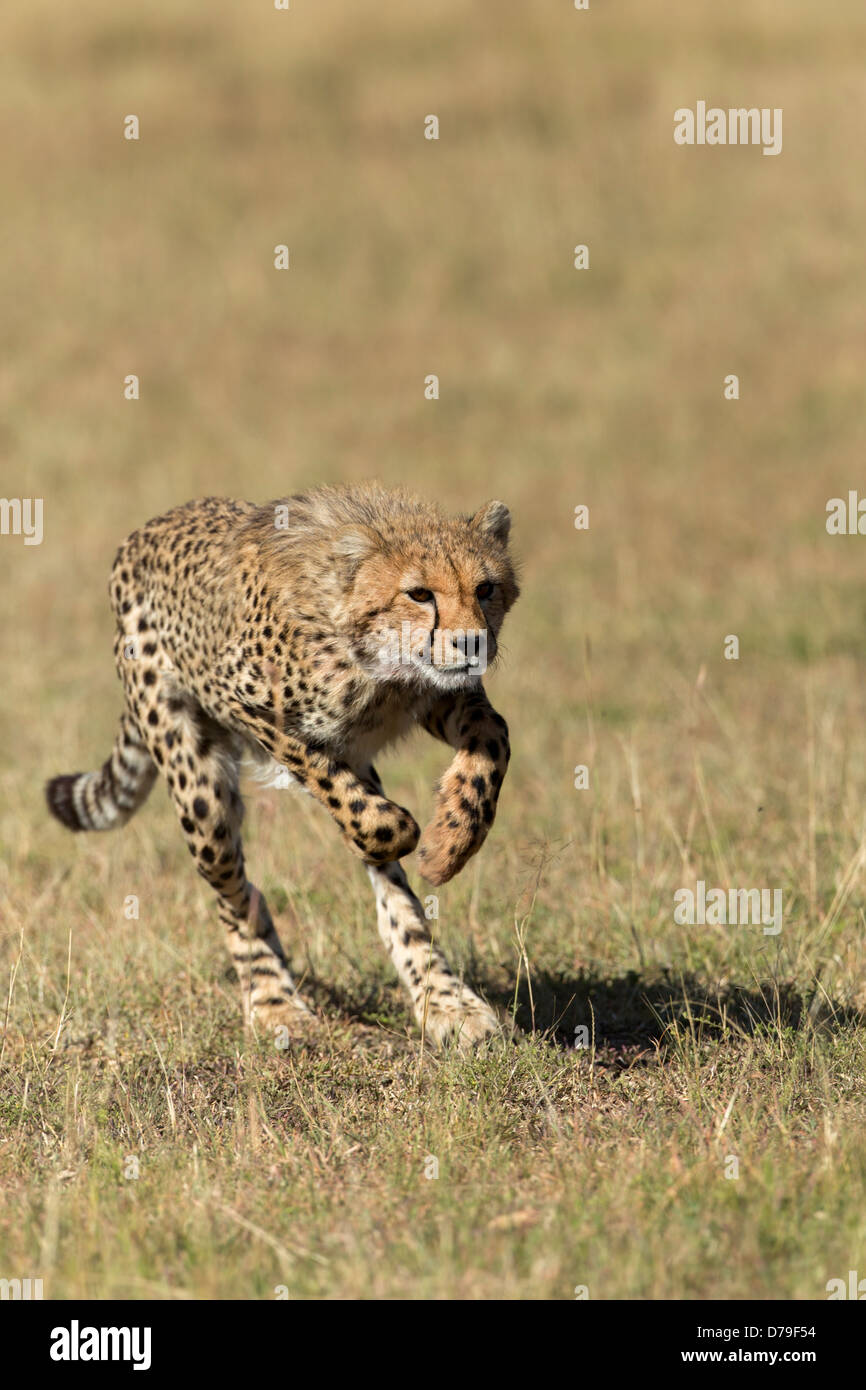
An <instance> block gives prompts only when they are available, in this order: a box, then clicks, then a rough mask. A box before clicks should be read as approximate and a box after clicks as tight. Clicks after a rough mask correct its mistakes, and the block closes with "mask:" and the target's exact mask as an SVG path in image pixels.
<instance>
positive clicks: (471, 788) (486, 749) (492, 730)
mask: <svg viewBox="0 0 866 1390" xmlns="http://www.w3.org/2000/svg"><path fill="white" fill-rule="evenodd" d="M422 722H423V725H424V728H425V729H427V731H428V732H429V733H431V734H433V735H434V737H436V738H440V739H442V740H443V742H445V743H448V744H450V745H451V747H452V748H454V749H455V750H456V751H455V756H454V758H453V759H452V761H451V765H450V767H449V768H448V769H447V771H446V772H445V775H444V776H443V777H442V778H441V780H440V782H439V785H438V786H437V788H436V804H435V807H434V810H433V816H432V818H431V820H430V823H429V825H428V826H427V828H426V830H425V831H424V834H423V835H422V836H421V842H420V844H419V845H418V862H419V867H420V870H421V874H422V875H423V877H424V878H426V879H427V882H428V883H432V884H434V885H438V884H440V883H447V882H448V880H449V879H451V878H453V877H454V875H455V874H458V873H459V872H460V870H461V869H462V868H463V866H464V864H466V862H467V860H469V859H471V858H472V856H473V854H477V853H478V851H479V850H480V848H481V846H482V845H483V844H484V841H485V840H486V839H487V835H488V832H489V830H490V827H491V825H492V824H493V818H494V816H495V815H496V803H497V801H498V799H499V791H500V788H501V786H502V779H503V778H504V776H505V772H506V769H507V767H508V760H509V758H510V756H511V750H510V747H509V744H508V725H507V724H506V723H505V720H504V719H503V718H502V716H501V715H499V714H497V713H496V710H495V709H494V708H493V706H492V705H491V703H490V701H489V700H488V698H487V696H486V694H485V692H484V690H483V689H482V688H481V686H480V685H479V686H477V687H476V688H475V689H473V690H471V691H460V692H459V693H457V694H455V695H446V696H444V697H443V698H442V699H441V700H438V701H437V703H436V704H435V705H434V706H433V708H432V709H431V711H430V713H429V714H428V715H427V717H426V719H424V720H423V721H422Z"/></svg>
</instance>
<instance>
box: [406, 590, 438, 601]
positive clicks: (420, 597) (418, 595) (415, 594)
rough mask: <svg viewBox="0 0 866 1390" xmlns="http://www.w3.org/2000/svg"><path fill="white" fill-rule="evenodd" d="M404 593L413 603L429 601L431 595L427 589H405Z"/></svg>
mask: <svg viewBox="0 0 866 1390" xmlns="http://www.w3.org/2000/svg"><path fill="white" fill-rule="evenodd" d="M406 594H407V597H408V598H411V599H412V600H413V602H414V603H429V602H430V600H431V598H432V597H433V595H432V593H431V592H430V590H429V589H407V590H406Z"/></svg>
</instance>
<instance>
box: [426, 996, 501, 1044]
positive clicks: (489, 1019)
mask: <svg viewBox="0 0 866 1390" xmlns="http://www.w3.org/2000/svg"><path fill="white" fill-rule="evenodd" d="M418 1022H419V1024H420V1025H421V1027H422V1029H423V1032H424V1036H425V1038H427V1039H429V1041H430V1042H432V1043H433V1044H434V1046H436V1047H440V1048H441V1047H447V1046H448V1045H449V1044H456V1046H457V1047H458V1048H459V1049H460V1051H461V1052H469V1051H471V1050H472V1048H473V1047H476V1046H477V1045H478V1044H479V1043H482V1042H484V1041H486V1040H487V1039H488V1038H501V1037H503V1036H504V1029H503V1026H502V1024H501V1022H500V1020H499V1018H498V1017H497V1015H496V1014H495V1013H494V1011H493V1009H491V1007H490V1005H489V1004H485V1002H484V1000H483V999H479V998H478V996H477V995H476V994H472V993H471V992H470V991H469V990H465V991H464V993H463V996H462V998H461V999H460V1000H452V999H443V1000H440V1001H439V1002H438V1003H434V1002H433V1001H432V1000H431V1001H430V1003H429V1004H428V1006H427V1013H426V1018H424V1017H422V1012H419V1016H418Z"/></svg>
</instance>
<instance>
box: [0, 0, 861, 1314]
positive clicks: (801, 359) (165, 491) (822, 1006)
mask: <svg viewBox="0 0 866 1390" xmlns="http://www.w3.org/2000/svg"><path fill="white" fill-rule="evenodd" d="M864 61H866V13H864V11H863V9H862V6H861V5H859V4H857V3H855V0H844V3H840V4H839V5H837V6H835V7H833V8H832V9H827V8H822V7H816V6H815V5H814V4H812V3H810V2H809V0H787V3H786V4H785V5H784V6H781V5H778V4H775V3H770V0H733V3H731V4H729V5H727V6H725V7H721V8H719V7H716V6H711V5H708V4H700V5H696V4H695V3H694V0H667V2H666V4H665V5H664V6H663V7H661V8H659V7H647V6H646V5H645V4H641V3H639V2H638V0H624V3H622V4H620V5H619V6H617V7H615V8H614V7H610V6H605V5H604V4H602V3H598V4H596V0H592V4H591V8H590V9H589V10H588V11H586V12H579V11H576V10H574V8H573V7H572V6H571V5H570V4H569V3H567V0H559V3H546V4H542V5H535V6H527V5H522V4H518V3H516V0H500V3H499V4H497V5H496V6H495V7H493V8H491V7H490V6H483V5H481V4H472V3H468V0H464V2H463V3H458V2H457V0H440V3H439V4H438V5H436V6H435V7H426V6H410V5H406V4H402V3H398V2H397V0H380V3H379V4H377V5H376V6H375V7H372V8H370V7H359V6H353V5H348V4H341V3H336V0H317V3H316V4H315V5H314V4H311V3H308V0H293V3H292V8H291V10H290V11H289V12H276V11H275V10H274V9H273V7H269V5H267V4H262V5H259V6H255V5H250V6H234V5H231V4H229V3H227V0H220V3H204V0H153V3H151V4H149V5H148V6H146V7H135V6H134V7H125V6H118V5H116V4H113V3H109V0H82V3H81V4H79V5H77V6H75V7H63V6H61V7H58V6H56V5H54V4H49V3H47V0H5V3H4V5H3V7H2V10H0V187H2V189H3V201H4V214H3V219H2V232H0V239H2V253H0V304H2V314H0V342H2V352H0V446H2V447H0V458H2V486H0V491H2V493H3V496H4V497H6V498H16V497H17V498H28V497H30V498H42V499H43V501H44V534H43V539H42V543H41V544H40V545H32V546H30V545H25V544H24V540H23V537H21V536H20V535H14V534H8V535H2V536H0V579H2V626H0V640H2V648H0V650H2V705H0V740H2V763H0V778H2V794H0V914H2V926H0V1026H2V1030H3V1031H2V1038H0V1277H4V1278H13V1277H18V1278H23V1277H39V1278H42V1279H43V1282H44V1291H45V1297H46V1298H78V1297H81V1298H100V1299H102V1298H123V1299H138V1298H159V1299H162V1298H165V1299H188V1298H196V1299H201V1298H206V1299H213V1298H233V1299H272V1298H274V1297H275V1289H277V1288H278V1287H279V1286H283V1288H284V1289H285V1290H287V1291H288V1295H289V1297H291V1298H326V1299H346V1298H369V1299H392V1298H414V1299H428V1298H435V1299H441V1298H460V1299H495V1298H509V1299H515V1298H516V1299H572V1298H574V1297H575V1288H576V1287H577V1286H580V1287H581V1288H582V1289H584V1290H585V1291H586V1292H587V1293H588V1296H589V1297H590V1298H591V1299H615V1298H629V1299H638V1298H639V1299H685V1298H698V1299H710V1298H724V1299H742V1298H759V1299H823V1298H826V1296H827V1294H826V1285H827V1282H828V1280H830V1279H833V1278H837V1277H841V1278H847V1274H848V1271H849V1270H852V1269H854V1270H858V1271H859V1274H860V1277H864V1276H866V1084H864V1083H866V1047H864V1036H866V1035H864V1022H863V1012H862V1011H863V1010H864V1008H866V918H864V905H866V682H864V676H866V539H864V538H863V537H860V536H838V535H835V536H831V535H829V534H828V533H827V530H826V525H825V522H826V507H827V503H828V501H829V500H830V499H831V498H834V497H842V498H847V495H848V492H849V490H852V489H854V490H856V489H858V488H859V489H862V491H863V494H864V496H866V473H864V458H866V424H864V411H863V404H862V391H863V387H862V383H863V378H864V373H866V338H864V334H863V303H864V298H866V263H864V258H863V227H864V223H866V182H864V179H863V177H862V160H861V158H860V152H859V143H858V139H859V137H858V132H862V130H863V129H864V122H866V88H864V85H863V80H862V72H863V65H864ZM698 100H706V101H707V102H708V103H711V104H712V103H715V104H718V105H719V106H722V107H724V108H727V107H739V106H746V107H752V106H755V107H759V108H763V107H769V108H782V109H783V111H784V146H783V150H782V153H781V154H780V155H778V156H777V157H769V158H768V157H764V156H763V155H762V152H761V149H760V148H759V147H748V146H746V147H737V148H734V147H725V148H711V147H703V148H699V147H697V146H695V147H680V146H678V145H676V144H675V143H674V140H673V125H674V120H673V113H674V111H675V110H676V109H677V108H681V107H694V106H695V103H696V102H697V101H698ZM130 113H134V114H136V115H137V116H138V117H139V120H140V139H139V140H138V141H129V140H126V139H124V138H123V122H124V118H125V117H126V116H127V115H128V114H130ZM430 114H436V115H437V116H438V118H439V122H440V138H439V139H438V141H432V140H427V139H425V138H424V122H425V118H426V117H427V116H428V115H430ZM282 243H285V244H286V245H287V246H288V247H289V248H290V268H289V269H288V270H287V271H278V270H277V269H275V267H274V247H275V246H276V245H278V244H282ZM577 244H585V245H587V246H588V248H589V257H590V264H589V268H588V269H586V270H576V269H575V268H574V264H573V262H574V248H575V246H576V245H577ZM130 374H135V375H137V376H138V377H139V380H140V399H138V400H127V399H125V397H124V379H125V378H126V377H127V376H128V375H130ZM431 374H435V375H437V376H438V378H439V383H440V396H439V399H438V400H429V399H426V398H425V390H424V383H425V379H426V378H427V377H428V376H430V375H431ZM729 374H736V375H738V377H739V382H740V396H739V399H738V400H728V399H726V398H725V392H724V381H725V378H726V376H728V375H729ZM367 478H377V479H379V480H380V481H382V482H383V483H385V484H386V485H389V486H392V485H396V484H399V483H404V484H407V485H408V486H409V487H411V488H412V489H414V490H416V491H417V492H419V493H421V494H422V495H424V496H428V497H432V498H436V499H439V500H440V501H442V502H443V503H444V504H445V505H446V506H447V507H448V508H449V509H451V510H453V511H456V512H471V511H474V510H475V509H476V508H477V507H478V506H480V505H481V503H483V502H484V501H486V500H487V499H488V498H494V497H498V498H501V499H502V500H503V501H505V502H506V503H507V504H508V506H509V507H510V509H511V511H512V515H513V518H514V532H513V535H514V546H515V549H516V551H517V553H518V555H519V557H520V560H521V569H522V587H523V592H522V596H521V599H520V601H519V602H518V604H517V605H516V607H515V608H514V610H513V612H512V613H511V614H510V616H509V618H508V619H507V622H506V625H505V629H504V634H503V637H504V642H503V646H504V652H503V657H502V660H501V663H500V664H499V666H498V667H497V669H496V670H495V671H494V672H492V673H491V674H490V676H489V677H488V681H487V686H488V690H489V693H490V696H491V699H492V701H493V703H494V705H495V706H496V707H497V708H498V709H499V710H501V712H502V713H503V714H504V716H505V717H506V718H507V720H508V722H509V725H510V729H511V737H512V745H513V758H512V764H511V768H510V772H509V775H508V778H507V780H506V783H505V787H504V790H503V794H502V798H501V800H500V807H499V813H498V817H497V822H496V825H495V827H494V830H493V832H492V833H491V836H490V838H489V840H488V842H487V844H486V845H485V847H484V849H483V850H482V852H481V854H480V855H479V856H478V857H477V858H476V859H474V860H473V861H472V862H471V863H470V865H469V866H468V867H467V869H466V870H465V871H464V873H463V874H462V875H460V876H459V877H458V878H457V879H455V880H454V881H453V882H452V883H450V884H448V885H446V886H445V887H444V888H442V889H440V890H438V897H439V919H438V934H439V936H440V937H441V940H442V943H443V945H444V947H445V949H446V951H447V953H448V954H449V956H450V958H451V960H452V962H453V963H454V964H455V965H457V966H459V967H460V969H461V971H462V973H463V975H464V977H465V979H466V980H467V982H468V983H469V984H471V985H472V986H473V988H475V989H478V990H480V991H481V992H482V993H483V994H484V995H485V996H486V997H487V998H488V999H489V1000H490V1001H492V1002H493V1003H495V1004H496V1005H497V1006H498V1007H499V1008H500V1009H501V1010H502V1011H503V1013H504V1014H513V1016H514V1018H515V1020H516V1023H517V1025H519V1029H520V1035H519V1037H518V1038H517V1040H515V1041H509V1042H506V1043H501V1044H491V1045H489V1046H487V1047H486V1048H485V1049H483V1050H481V1051H479V1052H477V1053H475V1054H471V1055H462V1054H460V1053H457V1052H449V1053H446V1054H443V1055H438V1054H434V1053H432V1052H431V1051H429V1050H427V1049H422V1047H421V1042H420V1036H419V1034H418V1033H417V1031H416V1029H415V1027H414V1025H413V1023H412V1020H411V1017H410V1012H409V1009H408V1007H407V1004H406V1002H405V999H404V997H403V995H402V993H401V992H400V989H399V987H398V984H397V981H396V977H395V976H394V975H393V973H392V971H391V967H390V965H389V963H388V960H387V958H386V955H385V953H384V951H383V949H382V947H381V944H380V942H379V938H378V934H377V931H376V921H375V907H374V903H373V901H372V896H371V893H370V889H369V884H368V881H367V878H366V875H365V874H364V873H363V870H362V869H361V867H360V866H359V865H357V864H355V863H353V862H350V861H349V859H348V856H347V855H346V852H345V850H344V848H343V847H342V845H341V844H340V842H339V838H338V836H337V834H336V833H335V831H334V827H333V826H332V824H331V822H330V821H329V819H328V817H327V816H326V815H325V814H324V813H323V812H322V810H321V808H319V807H318V806H316V805H315V804H313V803H312V802H311V801H308V800H307V799H305V798H303V797H302V796H300V795H298V794H296V793H294V792H292V791H288V790H274V789H266V788H262V787H261V786H258V785H257V784H256V783H255V782H251V783H250V786H249V798H248V813H247V821H246V836H245V839H246V848H247V858H248V863H249V868H250V873H251V876H252V877H253V879H254V880H255V881H256V882H258V883H259V884H260V885H261V887H262V889H263V891H264V892H265V893H266V894H267V897H268V899H269V901H270V904H271V907H272V909H274V910H275V920H276V924H277V927H278V930H279V931H280V933H281V935H282V937H283V940H284V942H285V943H286V946H287V948H288V951H289V955H290V959H291V964H292V968H293V971H294V973H295V976H296V978H297V979H298V980H299V981H300V982H302V984H303V987H304V989H305V991H306V993H307V995H308V997H309V998H311V999H312V1000H313V1001H314V1002H315V1004H316V1006H317V1008H318V1009H319V1011H320V1013H321V1015H322V1017H323V1018H324V1019H325V1020H326V1027H325V1029H324V1032H323V1034H322V1036H321V1037H320V1038H318V1039H317V1040H316V1041H314V1042H311V1043H310V1044H309V1045H306V1046H298V1047H295V1048H293V1049H292V1050H290V1052H289V1053H288V1054H284V1053H280V1052H278V1051H276V1050H275V1048H274V1046H273V1044H272V1042H271V1041H270V1040H269V1039H268V1038H266V1037H265V1038H262V1037H255V1036H249V1035H247V1034H245V1032H244V1029H243V1026H242V1022H241V1014H240V1008H239V1001H238V997H237V987H236V983H235V981H234V979H233V975H232V971H231V968H230V966H229V962H228V957H227V956H226V955H225V951H224V945H223V940H222V932H221V930H220V928H219V926H218V923H217V919H216V909H215V901H214V899H213V895H212V894H211V892H210V890H209V889H208V888H207V887H206V885H205V884H204V883H203V882H202V881H201V880H200V879H199V878H198V877H197V876H196V875H195V873H194V872H193V869H192V865H191V862H190V859H189V855H188V854H187V851H186V849H185V847H184V844H183V841H182V838H181V835H180V833H179V831H178V828H177V824H176V820H175V816H174V813H173V811H172V809H171V807H170V805H169V801H168V798H167V796H166V792H165V787H164V785H163V784H162V783H161V782H160V783H159V784H158V785H157V787H156V788H155V790H154V792H153V794H152V796H151V798H150V800H149V802H148V803H147V805H146V806H145V807H144V808H143V809H142V811H141V812H140V813H139V815H138V816H137V817H136V818H135V819H134V820H133V821H132V822H131V824H130V825H129V826H128V827H126V828H125V829H123V830H121V831H118V832H116V833H114V834H111V835H104V836H99V835H79V836H72V835H70V834H69V833H68V832H66V831H65V830H64V829H63V828H62V827H61V826H60V825H58V824H57V823H56V822H54V821H52V820H51V819H50V818H49V816H48V814H47V811H46V808H45V805H44V800H43V792H42V787H43V783H44V782H45V780H46V779H47V778H48V777H49V776H52V775H54V774H56V773H60V772H73V771H77V770H79V769H85V768H95V767H97V766H99V764H100V763H101V762H102V761H103V759H104V758H105V757H106V756H107V754H108V751H109V749H110V746H111V741H112V739H113V736H114V731H115V727H116V720H117V716H118V714H119V711H120V708H121V699H120V688H119V686H118V684H117V680H116V676H115V673H114V668H113V660H112V653H111V641H112V619H111V614H110V610H109V606H108V600H107V592H106V588H107V580H108V573H109V569H110V566H111V562H112V559H113V557H114V553H115V550H116V548H117V545H118V543H119V542H120V541H121V540H122V539H123V537H124V536H125V535H127V533H128V532H130V531H131V530H133V529H134V528H136V527H137V526H139V525H140V524H141V523H143V522H144V521H145V520H147V519H148V518H149V517H151V516H155V515H158V514H159V513H161V512H163V511H165V510H167V509H168V508H170V507H172V506H174V505H176V504H178V503H180V502H184V501H186V500H188V499H190V498H193V497H197V496H204V495H207V494H223V495H229V496H241V497H246V498H250V499H251V500H255V501H259V502H264V501H267V500H268V499H271V498H276V497H280V496H283V495H285V494H288V493H292V492H296V491H299V490H302V489H304V488H306V487H308V486H311V485H313V484H315V483H318V482H350V481H358V480H362V479H367ZM578 506H585V507H587V508H588V509H589V526H588V529H580V530H578V529H575V525H574V517H575V507H578ZM731 636H735V637H737V639H738V642H739V656H738V659H726V657H725V645H726V639H728V638H729V637H731ZM447 761H448V751H447V750H446V749H444V748H443V747H442V745H438V744H436V743H434V742H433V741H432V740H430V739H425V738H423V737H422V736H421V735H418V736H417V737H416V739H415V740H414V741H411V742H408V743H406V744H403V745H401V746H400V747H399V749H398V750H397V751H396V752H394V753H393V754H391V755H388V756H386V757H385V758H384V759H383V760H381V762H380V766H379V770H380V772H381V774H382V776H383V780H384V782H385V786H386V789H387V791H388V794H389V795H390V796H391V797H392V798H394V799H395V800H397V801H398V802H400V803H402V804H405V805H407V806H408V807H410V808H411V809H412V811H413V813H414V814H415V816H416V818H417V819H418V820H419V821H420V822H421V823H422V824H423V823H424V822H425V821H426V819H427V816H428V814H429V811H430V807H431V805H432V787H433V784H434V782H435V780H436V778H437V776H439V775H440V773H441V772H442V771H443V770H444V768H445V766H446V764H447ZM579 765H583V766H585V767H586V769H587V780H588V785H587V786H586V787H584V788H576V787H575V780H576V778H575V768H576V767H577V766H579ZM578 780H580V779H578ZM406 868H407V871H408V873H409V876H410V880H411V881H412V882H413V885H414V886H416V887H417V888H419V890H420V888H421V884H420V880H419V879H418V876H417V871H416V868H415V864H414V859H413V858H409V859H408V860H407V861H406ZM698 881H703V882H705V883H706V884H707V886H708V888H709V887H721V888H723V889H729V888H754V887H757V888H764V889H769V890H776V889H778V890H780V891H781V894H782V902H783V925H782V929H781V931H779V932H778V934H776V935H769V934H764V932H763V931H762V930H761V928H760V927H759V926H751V925H744V926H730V925H727V926H722V925H711V924H708V925H699V924H695V925H688V924H680V923H678V922H676V921H675V920H674V894H675V893H676V892H677V891H678V890H679V889H682V888H691V889H694V888H695V885H696V884H697V882H698ZM423 891H424V893H425V894H426V893H428V892H429V891H431V890H429V889H426V888H425V889H424V890H423ZM131 898H132V899H136V900H137V907H136V908H135V909H133V910H134V911H137V913H138V916H137V917H135V916H134V915H133V916H130V915H128V914H129V912H130V910H131V909H130V907H129V903H130V899H131ZM581 1029H584V1030H585V1032H581ZM582 1041H583V1042H586V1045H585V1046H577V1047H576V1046H575V1043H576V1042H582ZM434 1160H435V1161H434ZM437 1173H438V1176H436V1174H437Z"/></svg>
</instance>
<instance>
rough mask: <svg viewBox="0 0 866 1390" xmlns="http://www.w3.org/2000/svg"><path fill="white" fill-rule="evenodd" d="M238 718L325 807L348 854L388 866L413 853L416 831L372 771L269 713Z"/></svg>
mask: <svg viewBox="0 0 866 1390" xmlns="http://www.w3.org/2000/svg"><path fill="white" fill-rule="evenodd" d="M238 714H239V716H240V717H239V722H240V723H241V725H242V727H243V728H244V729H245V731H246V732H247V733H249V734H251V735H252V736H253V737H254V738H255V739H256V741H257V742H258V743H260V744H261V745H262V747H263V748H265V749H266V750H267V752H268V753H270V755H271V756H272V757H273V758H275V759H276V761H277V762H278V763H280V764H281V765H282V766H283V767H285V768H286V770H287V771H288V772H289V773H291V775H292V777H293V778H294V779H295V781H296V782H299V783H300V785H301V786H302V787H303V788H304V789H305V790H306V791H308V792H309V793H310V795H311V796H313V797H315V799H316V800H317V801H318V802H320V803H321V805H322V806H324V807H325V810H326V811H328V813H329V814H330V815H331V816H332V817H333V819H334V820H335V821H336V822H337V825H338V826H339V827H340V830H341V831H342V834H343V839H344V841H345V843H346V845H347V847H348V849H349V850H350V851H351V853H352V854H354V855H357V857H358V858H359V859H363V860H364V861H365V863H373V864H387V863H390V862H391V861H392V860H394V859H401V858H402V857H403V855H404V854H411V853H412V850H413V849H414V848H415V846H416V845H417V843H418V836H419V835H420V833H421V832H420V830H419V828H418V825H417V824H416V822H415V820H414V818H413V817H412V815H411V814H410V812H409V811H407V810H406V808H405V806H398V805H397V803H396V802H394V801H389V800H388V798H387V797H386V796H385V794H384V792H383V791H382V784H381V782H380V781H379V779H378V777H377V776H376V773H375V770H374V769H372V768H367V769H365V770H363V771H360V772H356V771H355V769H354V768H352V767H351V766H350V765H349V764H348V763H347V762H344V761H342V760H341V759H339V758H335V757H332V756H331V755H330V754H328V753H326V752H324V751H323V750H321V749H318V748H312V747H310V745H309V744H306V743H303V742H302V741H301V740H300V739H297V738H294V737H293V736H292V735H291V734H287V733H284V732H283V731H282V730H280V729H276V728H275V727H274V719H273V715H272V714H271V712H270V711H265V712H263V713H262V712H256V711H250V710H248V709H245V708H244V707H240V708H239V710H238Z"/></svg>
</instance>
